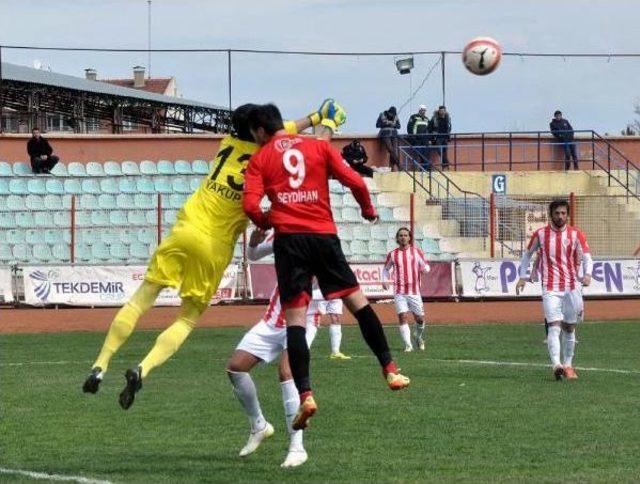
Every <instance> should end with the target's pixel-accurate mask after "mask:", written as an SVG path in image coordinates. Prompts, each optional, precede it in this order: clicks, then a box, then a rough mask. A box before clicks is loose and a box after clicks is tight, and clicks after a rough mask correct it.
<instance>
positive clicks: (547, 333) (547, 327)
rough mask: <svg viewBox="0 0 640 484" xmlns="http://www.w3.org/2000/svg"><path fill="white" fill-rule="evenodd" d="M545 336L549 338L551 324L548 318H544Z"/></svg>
mask: <svg viewBox="0 0 640 484" xmlns="http://www.w3.org/2000/svg"><path fill="white" fill-rule="evenodd" d="M544 334H545V336H549V323H547V318H544Z"/></svg>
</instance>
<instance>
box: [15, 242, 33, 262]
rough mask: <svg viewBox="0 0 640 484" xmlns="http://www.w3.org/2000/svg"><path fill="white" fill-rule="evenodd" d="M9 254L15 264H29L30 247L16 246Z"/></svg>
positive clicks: (25, 245)
mask: <svg viewBox="0 0 640 484" xmlns="http://www.w3.org/2000/svg"><path fill="white" fill-rule="evenodd" d="M11 252H12V253H13V258H14V259H15V260H16V261H17V262H31V247H30V246H28V245H27V244H16V245H14V246H13V249H12V251H11Z"/></svg>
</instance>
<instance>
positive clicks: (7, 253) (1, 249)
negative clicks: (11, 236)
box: [0, 244, 15, 264]
mask: <svg viewBox="0 0 640 484" xmlns="http://www.w3.org/2000/svg"><path fill="white" fill-rule="evenodd" d="M14 261H15V259H14V258H13V252H12V251H11V246H10V245H7V244H0V262H4V263H5V264H8V263H10V262H14Z"/></svg>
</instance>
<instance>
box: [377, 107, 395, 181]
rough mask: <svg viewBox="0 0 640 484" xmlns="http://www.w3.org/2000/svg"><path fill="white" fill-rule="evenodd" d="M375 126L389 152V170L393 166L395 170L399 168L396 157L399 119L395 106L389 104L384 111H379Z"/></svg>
mask: <svg viewBox="0 0 640 484" xmlns="http://www.w3.org/2000/svg"><path fill="white" fill-rule="evenodd" d="M376 128H380V132H379V133H378V137H379V138H380V141H381V142H382V144H384V147H385V148H386V149H387V151H388V152H389V166H390V167H391V171H393V167H394V166H395V167H396V170H397V171H399V170H400V160H399V158H398V130H399V129H400V120H399V119H398V114H397V111H396V107H395V106H391V107H390V108H389V109H387V110H386V111H383V112H381V113H380V116H378V121H377V122H376Z"/></svg>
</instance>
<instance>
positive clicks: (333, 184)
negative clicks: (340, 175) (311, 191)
mask: <svg viewBox="0 0 640 484" xmlns="http://www.w3.org/2000/svg"><path fill="white" fill-rule="evenodd" d="M329 191H330V192H331V193H340V194H342V193H345V188H344V186H343V185H342V183H340V182H339V181H338V180H333V179H331V180H329Z"/></svg>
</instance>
